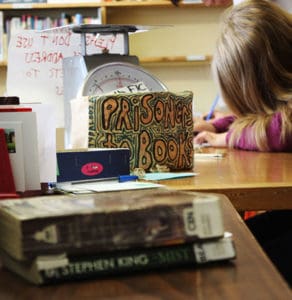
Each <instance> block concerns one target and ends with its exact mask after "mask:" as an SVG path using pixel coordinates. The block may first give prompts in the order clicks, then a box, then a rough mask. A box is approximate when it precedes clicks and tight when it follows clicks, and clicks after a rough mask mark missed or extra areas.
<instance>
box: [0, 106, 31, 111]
mask: <svg viewBox="0 0 292 300" xmlns="http://www.w3.org/2000/svg"><path fill="white" fill-rule="evenodd" d="M19 111H21V112H25V111H32V109H31V108H30V107H15V106H9V105H8V106H7V107H5V106H4V107H1V106H0V112H19Z"/></svg>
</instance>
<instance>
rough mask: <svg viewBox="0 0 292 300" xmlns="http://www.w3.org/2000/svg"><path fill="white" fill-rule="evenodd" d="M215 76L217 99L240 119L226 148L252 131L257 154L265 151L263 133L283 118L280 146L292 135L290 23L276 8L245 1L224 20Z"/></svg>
mask: <svg viewBox="0 0 292 300" xmlns="http://www.w3.org/2000/svg"><path fill="white" fill-rule="evenodd" d="M213 71H214V74H215V77H216V79H217V81H218V83H219V87H220V91H221V95H222V97H223V99H224V101H225V102H226V104H227V106H228V107H229V109H230V110H231V111H232V112H233V113H234V114H235V115H237V116H238V118H237V120H236V121H235V122H234V124H233V125H232V134H231V138H230V140H229V146H230V147H233V146H234V144H235V143H236V142H237V141H238V139H239V138H240V135H241V132H242V130H243V129H244V128H246V127H248V126H252V127H253V132H254V133H255V134H254V136H252V137H250V139H251V140H253V141H254V142H255V144H256V145H257V147H258V149H259V150H261V151H269V150H270V149H269V147H268V143H267V137H266V127H267V126H268V124H269V122H270V120H271V116H272V114H273V113H275V112H279V113H281V118H282V129H281V137H280V138H281V141H285V138H286V137H287V136H288V135H289V134H290V136H291V134H292V104H291V102H292V18H291V15H290V14H288V13H286V12H284V11H283V10H281V9H280V8H279V7H278V6H277V5H275V4H273V3H269V2H268V1H265V0H249V1H244V2H243V3H241V4H239V5H235V6H234V7H233V8H232V9H231V10H229V11H228V12H227V14H226V15H225V16H224V19H223V23H222V30H221V35H220V37H219V39H218V41H217V44H216V50H215V53H214V59H213Z"/></svg>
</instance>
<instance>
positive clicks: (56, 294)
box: [0, 199, 291, 300]
mask: <svg viewBox="0 0 292 300" xmlns="http://www.w3.org/2000/svg"><path fill="white" fill-rule="evenodd" d="M223 212H224V220H225V228H226V230H229V231H230V232H232V233H233V235H234V239H235V245H236V249H237V258H236V260H235V261H234V262H232V263H228V264H215V265H212V266H208V267H202V268H197V269H192V270H191V269H180V270H179V269H175V270H170V271H167V272H161V273H160V272H152V273H148V274H140V275H131V276H125V277H112V278H107V279H99V280H91V281H83V282H79V283H66V284H60V285H55V286H46V287H36V286H33V285H30V284H28V283H26V282H25V281H24V280H22V279H21V278H18V277H17V276H16V275H14V274H12V273H10V272H8V271H6V270H4V269H1V268H0V299H5V300H12V299H13V300H18V299H21V300H26V299H27V300H28V299H29V300H39V299H41V300H59V299H60V300H67V299H70V300H77V299H78V300H81V299H82V300H91V299H92V300H93V299H94V300H98V299H103V300H105V299H117V300H128V299H135V300H136V299H137V300H158V299H165V300H169V299H171V300H176V299H180V300H186V299H192V300H195V299H201V300H203V299H212V300H214V299H224V300H228V299H232V300H233V299H265V300H268V299H271V300H274V299H291V291H290V289H289V287H288V286H287V285H286V283H285V282H284V281H283V279H282V278H281V277H280V275H279V273H278V272H277V271H276V270H275V268H274V267H273V265H272V264H271V262H270V261H269V260H268V258H267V257H266V256H265V255H264V253H263V252H262V250H261V249H260V247H259V245H258V244H257V243H256V241H255V240H254V238H253V237H252V235H251V233H250V232H249V231H248V229H247V227H246V226H245V224H244V223H243V222H242V220H241V218H240V217H239V215H238V214H237V212H236V211H235V209H234V208H233V206H232V204H231V203H230V201H229V200H228V199H226V201H224V203H223Z"/></svg>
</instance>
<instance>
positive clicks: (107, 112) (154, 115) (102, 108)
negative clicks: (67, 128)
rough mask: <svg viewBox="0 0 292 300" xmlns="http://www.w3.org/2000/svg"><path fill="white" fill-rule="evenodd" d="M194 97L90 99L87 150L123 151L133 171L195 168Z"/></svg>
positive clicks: (130, 95)
mask: <svg viewBox="0 0 292 300" xmlns="http://www.w3.org/2000/svg"><path fill="white" fill-rule="evenodd" d="M192 102H193V94H192V92H189V91H186V92H182V93H171V92H145V93H125V94H112V95H102V96H92V97H90V98H89V113H88V116H89V132H88V147H93V148H95V147H106V148H108V147H111V148H117V147H123V148H129V149H130V152H131V159H130V164H131V169H132V170H133V169H134V168H143V169H145V170H149V169H151V168H155V166H156V165H165V166H167V167H168V168H170V169H171V170H182V169H191V168H192V167H193V112H192Z"/></svg>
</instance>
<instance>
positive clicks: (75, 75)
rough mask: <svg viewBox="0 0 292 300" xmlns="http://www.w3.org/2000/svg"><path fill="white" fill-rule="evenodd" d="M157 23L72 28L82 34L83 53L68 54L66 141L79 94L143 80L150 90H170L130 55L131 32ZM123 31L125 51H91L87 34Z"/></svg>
mask: <svg viewBox="0 0 292 300" xmlns="http://www.w3.org/2000/svg"><path fill="white" fill-rule="evenodd" d="M152 28H154V26H138V25H96V24H82V25H78V26H73V27H72V31H73V32H74V33H77V34H80V35H81V55H78V56H72V57H67V58H64V60H63V74H64V77H63V85H64V113H65V116H64V122H65V145H66V146H67V145H70V137H69V133H70V131H71V110H70V100H72V99H75V98H76V97H78V96H91V95H101V94H105V93H109V92H111V91H114V90H117V89H118V88H121V87H126V86H129V85H131V84H134V83H138V82H143V83H144V85H145V86H146V87H147V89H148V90H149V91H155V92H159V91H166V90H167V88H166V86H165V85H164V84H163V83H162V82H161V81H160V80H159V79H157V78H156V77H155V76H153V75H152V74H151V73H149V72H148V71H146V70H145V69H144V68H142V67H141V66H140V65H139V59H138V57H137V56H134V55H129V33H135V32H137V31H139V30H149V29H152ZM87 34H94V35H99V36H103V35H104V36H108V35H122V40H123V48H124V49H123V51H122V53H119V54H117V53H109V51H107V50H104V51H103V52H102V53H98V54H92V55H88V54H87V49H86V35H87Z"/></svg>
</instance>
